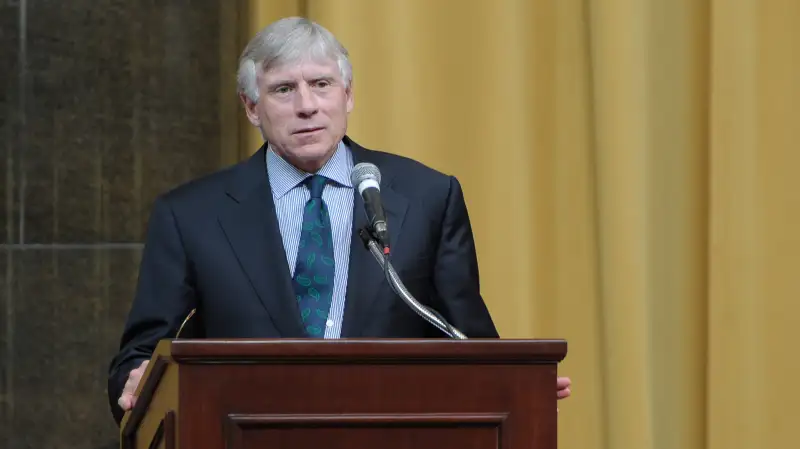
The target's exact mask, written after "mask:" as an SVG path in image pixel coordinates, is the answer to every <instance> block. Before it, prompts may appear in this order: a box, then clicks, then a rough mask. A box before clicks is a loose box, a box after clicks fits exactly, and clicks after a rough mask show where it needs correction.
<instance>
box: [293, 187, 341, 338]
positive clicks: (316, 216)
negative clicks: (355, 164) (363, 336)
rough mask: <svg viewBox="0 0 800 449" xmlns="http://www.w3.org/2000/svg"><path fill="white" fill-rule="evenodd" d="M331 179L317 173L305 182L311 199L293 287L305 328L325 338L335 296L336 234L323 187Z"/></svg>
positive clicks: (298, 251)
mask: <svg viewBox="0 0 800 449" xmlns="http://www.w3.org/2000/svg"><path fill="white" fill-rule="evenodd" d="M327 181H328V179H327V178H326V177H324V176H320V175H314V176H311V177H309V178H306V179H305V180H304V181H303V182H304V183H305V185H306V186H307V187H308V189H309V190H310V191H311V198H309V200H308V202H307V203H306V206H305V209H304V211H303V229H302V232H301V233H300V246H299V247H298V250H297V264H296V266H295V269H294V278H293V279H292V286H293V287H294V292H295V296H296V298H297V305H298V308H299V310H300V316H301V317H302V319H303V328H304V329H305V331H306V333H307V334H308V336H309V337H323V336H324V335H325V323H326V322H327V321H328V311H329V310H330V308H331V300H332V297H333V275H334V269H333V268H334V261H333V233H332V232H331V220H330V217H329V216H328V208H327V206H326V205H325V202H324V201H322V190H323V189H324V188H325V184H326V183H327Z"/></svg>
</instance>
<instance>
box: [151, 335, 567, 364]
mask: <svg viewBox="0 0 800 449" xmlns="http://www.w3.org/2000/svg"><path fill="white" fill-rule="evenodd" d="M163 343H166V346H167V347H166V348H164V349H166V351H165V352H166V353H167V354H164V355H168V356H169V357H170V358H172V359H173V360H174V361H175V362H178V363H224V362H248V361H251V362H259V361H261V362H264V361H276V362H291V361H302V362H312V363H313V362H315V361H318V362H352V361H364V362H369V361H376V362H377V361H383V362H385V361H394V362H400V363H401V362H403V361H408V362H422V361H428V362H434V363H436V362H450V363H452V362H464V363H558V362H560V361H562V360H563V359H564V358H565V357H566V354H567V342H566V341H565V340H544V339H532V340H522V339H470V340H448V339H329V340H325V339H310V338H304V339H175V340H168V341H165V342H163Z"/></svg>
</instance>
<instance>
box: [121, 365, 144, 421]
mask: <svg viewBox="0 0 800 449" xmlns="http://www.w3.org/2000/svg"><path fill="white" fill-rule="evenodd" d="M148 363H150V361H149V360H145V361H144V362H142V364H141V365H139V367H138V368H136V369H134V370H133V371H131V373H130V374H128V381H127V382H125V387H124V388H123V389H122V395H121V396H120V397H119V399H118V400H117V404H119V406H120V407H122V410H124V411H128V410H130V409H132V408H133V406H134V405H136V396H134V393H135V392H136V387H137V386H139V382H140V381H141V380H142V375H143V374H144V370H146V369H147V364H148Z"/></svg>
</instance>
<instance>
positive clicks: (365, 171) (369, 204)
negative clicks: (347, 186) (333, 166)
mask: <svg viewBox="0 0 800 449" xmlns="http://www.w3.org/2000/svg"><path fill="white" fill-rule="evenodd" d="M350 182H352V183H353V186H354V187H355V188H357V189H358V193H359V194H360V195H361V198H362V199H363V200H364V209H365V210H366V213H367V221H368V222H369V228H370V229H371V230H372V233H373V234H374V235H375V238H377V240H378V241H379V242H380V244H381V245H382V246H383V252H384V253H385V254H389V227H388V225H387V223H386V213H385V212H384V210H383V203H382V202H381V171H380V170H378V167H377V166H375V164H370V163H369V162H361V163H359V164H356V166H355V167H353V170H351V171H350Z"/></svg>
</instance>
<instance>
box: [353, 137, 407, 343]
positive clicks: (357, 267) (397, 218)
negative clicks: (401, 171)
mask: <svg viewBox="0 0 800 449" xmlns="http://www.w3.org/2000/svg"><path fill="white" fill-rule="evenodd" d="M345 142H346V143H347V145H348V146H349V147H350V149H351V152H352V154H353V162H354V164H357V163H359V162H372V163H374V164H375V165H376V166H378V168H379V169H380V170H381V178H382V179H381V199H382V201H383V207H384V209H385V211H386V218H387V221H388V225H389V238H390V240H391V243H392V245H393V246H394V245H397V243H398V242H399V239H400V234H401V230H402V226H403V220H404V219H405V215H406V211H407V209H408V201H407V200H406V199H405V198H404V197H403V196H401V195H399V194H398V193H396V192H395V191H394V190H393V189H392V187H391V180H392V172H391V167H387V166H381V164H378V162H377V161H375V160H373V158H372V155H371V154H370V152H369V151H367V150H365V149H364V148H362V147H360V146H359V145H358V144H356V143H355V142H353V141H352V140H349V139H347V138H346V140H345ZM353 195H354V201H353V229H352V234H351V242H350V266H349V270H348V277H347V298H346V302H345V311H344V320H343V323H342V335H341V336H342V337H344V338H350V337H358V336H360V335H361V331H362V329H363V327H364V324H365V320H366V319H368V317H369V316H371V313H370V312H371V310H372V308H373V306H374V304H375V301H376V300H377V299H378V297H379V296H381V294H380V293H381V290H382V288H387V289H388V288H389V286H388V285H387V283H386V281H385V279H384V275H383V270H381V266H380V264H379V263H378V261H377V260H375V258H374V257H373V256H372V253H370V252H369V250H368V249H367V248H366V247H365V246H364V243H363V241H362V240H361V238H360V237H359V234H358V232H359V230H360V229H363V228H365V227H366V226H367V217H366V213H365V211H364V201H363V199H362V198H361V195H359V194H358V190H357V186H353Z"/></svg>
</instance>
